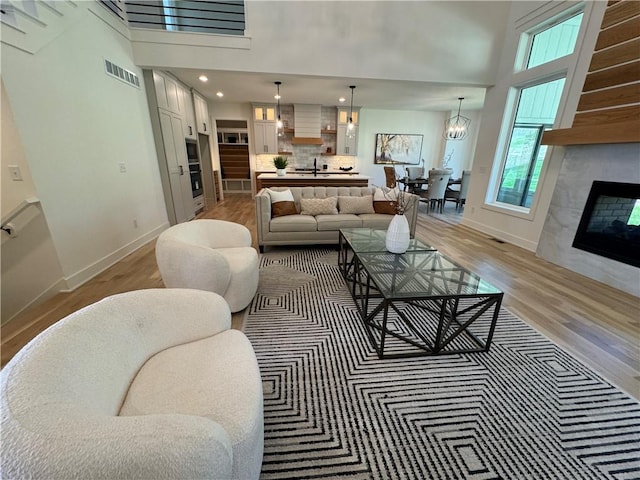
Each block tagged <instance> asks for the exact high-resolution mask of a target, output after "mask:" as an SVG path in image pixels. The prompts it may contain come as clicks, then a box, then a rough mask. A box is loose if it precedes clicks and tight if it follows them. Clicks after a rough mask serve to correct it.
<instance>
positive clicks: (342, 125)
mask: <svg viewBox="0 0 640 480" xmlns="http://www.w3.org/2000/svg"><path fill="white" fill-rule="evenodd" d="M350 116H351V118H352V119H353V124H354V129H353V136H351V137H348V136H347V133H348V128H349V117H350ZM359 118H360V108H356V107H354V108H353V115H352V113H351V109H350V108H338V128H337V130H338V132H337V135H336V154H337V155H357V154H358V119H359Z"/></svg>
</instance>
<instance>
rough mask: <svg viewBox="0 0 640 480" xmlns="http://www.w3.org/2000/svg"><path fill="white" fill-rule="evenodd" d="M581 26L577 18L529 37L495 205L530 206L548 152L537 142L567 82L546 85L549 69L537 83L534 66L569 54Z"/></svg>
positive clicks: (560, 78) (558, 80)
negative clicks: (521, 83)
mask: <svg viewBox="0 0 640 480" xmlns="http://www.w3.org/2000/svg"><path fill="white" fill-rule="evenodd" d="M581 21H582V13H578V14H574V15H572V16H571V17H569V18H567V17H565V18H564V19H562V20H561V21H558V22H555V23H554V24H553V25H551V26H548V25H546V26H544V27H540V28H538V29H537V30H535V31H534V32H533V33H529V34H527V36H528V39H529V42H528V55H527V56H526V58H525V61H524V65H523V67H524V70H525V73H520V74H519V75H520V76H521V78H522V79H523V80H525V79H526V80H527V83H528V84H527V85H526V86H521V87H515V88H516V89H517V95H516V98H517V102H516V103H515V104H514V105H513V106H511V107H510V108H514V109H515V114H514V115H513V118H514V120H513V123H512V125H511V127H510V135H509V140H508V147H507V149H506V154H505V156H504V158H502V161H501V163H500V165H501V171H500V175H499V179H500V183H499V185H498V188H497V191H496V196H495V200H496V202H499V203H505V204H509V205H514V206H518V207H524V208H529V207H530V206H531V203H532V201H533V197H534V194H535V192H536V189H537V187H538V180H539V178H540V172H541V171H542V166H543V164H544V159H545V156H546V153H547V147H546V146H545V145H540V141H541V139H542V134H543V132H544V131H545V130H548V129H550V128H551V127H552V126H553V123H554V121H555V118H556V113H557V112H558V106H559V105H560V99H561V97H562V90H563V87H564V83H565V79H564V75H565V74H564V72H556V73H555V74H554V73H551V75H552V77H555V78H553V80H548V79H549V76H550V74H549V71H548V70H547V71H546V72H545V78H544V79H543V80H536V79H535V77H534V76H533V75H534V73H535V69H536V67H539V66H541V65H544V64H547V63H549V62H551V61H553V60H556V59H558V58H561V57H564V56H566V55H569V54H571V53H572V52H573V50H574V48H575V45H576V39H577V38H578V31H579V29H580V23H581ZM527 71H528V72H527ZM514 78H515V77H514ZM523 83H524V82H523Z"/></svg>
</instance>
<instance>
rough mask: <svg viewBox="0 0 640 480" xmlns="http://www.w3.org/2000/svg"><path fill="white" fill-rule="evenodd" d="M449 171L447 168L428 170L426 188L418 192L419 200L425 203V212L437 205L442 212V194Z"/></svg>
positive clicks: (445, 189) (445, 187) (447, 182)
mask: <svg viewBox="0 0 640 480" xmlns="http://www.w3.org/2000/svg"><path fill="white" fill-rule="evenodd" d="M450 176H451V172H449V171H448V170H438V169H432V170H429V178H428V182H427V189H426V190H424V191H422V192H420V201H421V202H423V203H426V204H427V212H428V211H429V210H431V209H432V208H433V207H434V206H437V207H438V209H439V212H440V213H442V209H443V206H444V195H445V192H446V191H447V185H448V184H449V177H450Z"/></svg>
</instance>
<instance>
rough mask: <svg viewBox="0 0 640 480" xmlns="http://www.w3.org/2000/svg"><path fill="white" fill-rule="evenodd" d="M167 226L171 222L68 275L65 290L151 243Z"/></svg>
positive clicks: (70, 289) (77, 285)
mask: <svg viewBox="0 0 640 480" xmlns="http://www.w3.org/2000/svg"><path fill="white" fill-rule="evenodd" d="M167 228H169V222H165V223H163V224H162V225H160V226H159V227H157V228H155V229H153V230H151V231H150V232H147V233H145V234H144V235H142V236H140V237H138V238H136V239H135V240H134V241H132V242H130V243H128V244H126V245H124V246H122V247H120V248H119V249H118V250H116V251H114V252H113V253H110V254H109V255H106V256H104V257H102V258H101V259H100V260H98V261H97V262H95V263H92V264H91V265H89V266H88V267H86V268H84V269H82V270H80V271H78V272H76V273H74V274H73V275H71V276H69V277H66V278H65V281H66V283H67V289H66V290H63V291H72V290H75V289H76V288H78V287H79V286H80V285H82V284H84V283H86V282H88V281H89V280H91V279H92V278H93V277H95V276H96V275H98V274H99V273H101V272H103V271H105V270H106V269H107V268H109V267H111V266H112V265H114V264H115V263H117V262H119V261H120V260H122V259H123V258H124V257H126V256H127V255H129V254H130V253H133V252H135V251H136V250H137V249H138V248H140V247H142V246H143V245H145V244H147V243H149V242H150V241H151V240H153V239H155V238H156V237H157V236H158V235H160V234H161V233H162V232H163V231H164V230H166V229H167Z"/></svg>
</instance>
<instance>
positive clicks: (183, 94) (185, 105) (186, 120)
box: [178, 84, 197, 140]
mask: <svg viewBox="0 0 640 480" xmlns="http://www.w3.org/2000/svg"><path fill="white" fill-rule="evenodd" d="M178 91H179V95H180V96H179V97H178V98H179V99H181V106H180V107H181V111H182V112H184V113H183V115H182V127H183V130H184V136H185V138H190V139H191V140H195V139H196V136H197V132H196V116H195V113H194V108H193V98H192V97H191V91H190V90H189V89H188V88H187V87H184V86H182V85H180V84H179V85H178Z"/></svg>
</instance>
